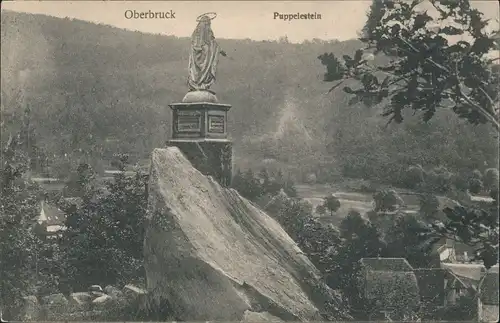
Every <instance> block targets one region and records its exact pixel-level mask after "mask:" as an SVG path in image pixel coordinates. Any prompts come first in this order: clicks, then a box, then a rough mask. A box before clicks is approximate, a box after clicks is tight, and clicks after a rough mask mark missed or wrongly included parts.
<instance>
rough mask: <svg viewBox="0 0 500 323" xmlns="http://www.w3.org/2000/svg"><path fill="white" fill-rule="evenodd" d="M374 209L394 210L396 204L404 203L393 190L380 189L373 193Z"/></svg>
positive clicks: (396, 206)
mask: <svg viewBox="0 0 500 323" xmlns="http://www.w3.org/2000/svg"><path fill="white" fill-rule="evenodd" d="M373 200H374V202H375V211H377V212H378V211H395V210H396V209H397V208H398V206H402V205H404V202H403V200H402V199H401V197H400V196H399V195H398V193H396V191H394V190H382V191H378V192H376V193H375V194H373Z"/></svg>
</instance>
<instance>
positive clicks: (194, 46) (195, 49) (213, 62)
mask: <svg viewBox="0 0 500 323" xmlns="http://www.w3.org/2000/svg"><path fill="white" fill-rule="evenodd" d="M215 16H216V14H215V13H207V14H203V15H201V16H199V17H198V18H197V19H196V21H198V25H197V26H196V29H195V31H194V32H193V35H192V36H191V53H190V55H189V77H188V86H189V89H190V90H191V91H196V90H198V91H199V90H208V89H209V88H210V86H212V84H213V83H214V82H215V73H216V71H217V63H218V61H219V54H221V55H223V56H226V53H224V51H222V50H221V49H220V47H219V44H217V42H216V41H215V37H214V33H213V31H212V28H211V24H210V21H211V20H212V19H214V18H215Z"/></svg>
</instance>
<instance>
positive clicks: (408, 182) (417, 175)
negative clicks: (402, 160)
mask: <svg viewBox="0 0 500 323" xmlns="http://www.w3.org/2000/svg"><path fill="white" fill-rule="evenodd" d="M424 174H425V171H424V169H423V168H422V166H420V165H418V166H410V167H409V168H408V169H407V170H406V172H405V173H404V178H403V183H404V185H405V186H406V187H408V188H416V187H417V186H419V185H420V184H422V182H423V181H424Z"/></svg>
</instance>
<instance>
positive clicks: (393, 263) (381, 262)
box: [361, 258, 413, 272]
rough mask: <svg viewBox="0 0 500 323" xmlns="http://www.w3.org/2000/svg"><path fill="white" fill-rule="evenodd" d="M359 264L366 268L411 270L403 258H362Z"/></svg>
mask: <svg viewBox="0 0 500 323" xmlns="http://www.w3.org/2000/svg"><path fill="white" fill-rule="evenodd" d="M361 265H362V266H363V267H364V268H365V269H367V270H377V271H391V272H392V271H403V272H413V268H412V266H411V265H410V264H409V263H408V261H406V259H404V258H362V259H361Z"/></svg>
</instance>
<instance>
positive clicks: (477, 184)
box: [469, 177, 483, 194]
mask: <svg viewBox="0 0 500 323" xmlns="http://www.w3.org/2000/svg"><path fill="white" fill-rule="evenodd" d="M482 190H483V182H482V181H481V180H480V179H479V178H475V177H473V178H471V179H470V180H469V191H470V192H471V193H472V194H479V193H481V191H482Z"/></svg>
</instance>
